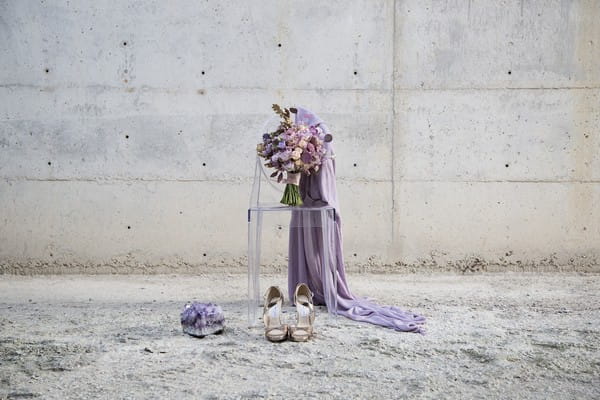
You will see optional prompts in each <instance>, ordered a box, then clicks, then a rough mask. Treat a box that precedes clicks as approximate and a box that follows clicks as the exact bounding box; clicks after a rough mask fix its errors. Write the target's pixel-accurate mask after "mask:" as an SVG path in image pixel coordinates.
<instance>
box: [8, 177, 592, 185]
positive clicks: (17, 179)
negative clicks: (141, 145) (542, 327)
mask: <svg viewBox="0 0 600 400" xmlns="http://www.w3.org/2000/svg"><path fill="white" fill-rule="evenodd" d="M0 179H1V180H3V181H6V182H20V181H27V182H99V183H110V182H209V183H210V182H215V183H235V182H238V183H241V182H244V183H249V182H252V181H253V178H236V179H191V178H190V179H157V178H30V177H2V178H0ZM337 181H338V182H344V183H346V182H356V183H391V182H392V180H391V179H368V178H358V179H356V178H345V177H338V178H337ZM396 182H400V183H402V182H407V183H583V184H590V183H591V184H598V183H600V179H574V180H557V179H536V180H524V179H488V180H483V179H479V180H452V179H444V180H442V179H398V180H396Z"/></svg>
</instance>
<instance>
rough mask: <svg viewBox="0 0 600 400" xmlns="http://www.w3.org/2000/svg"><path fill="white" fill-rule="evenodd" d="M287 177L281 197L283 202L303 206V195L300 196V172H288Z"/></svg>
mask: <svg viewBox="0 0 600 400" xmlns="http://www.w3.org/2000/svg"><path fill="white" fill-rule="evenodd" d="M286 174H287V176H286V179H285V183H286V185H285V190H284V191H283V197H282V198H281V202H280V203H281V204H285V205H288V206H301V205H302V197H301V196H300V177H301V175H302V174H301V173H300V172H287V173H286Z"/></svg>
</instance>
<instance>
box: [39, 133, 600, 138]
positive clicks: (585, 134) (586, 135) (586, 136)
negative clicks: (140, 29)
mask: <svg viewBox="0 0 600 400" xmlns="http://www.w3.org/2000/svg"><path fill="white" fill-rule="evenodd" d="M30 135H31V133H30ZM583 137H584V138H586V139H587V138H589V137H590V135H588V134H587V133H584V134H583Z"/></svg>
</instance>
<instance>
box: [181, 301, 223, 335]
mask: <svg viewBox="0 0 600 400" xmlns="http://www.w3.org/2000/svg"><path fill="white" fill-rule="evenodd" d="M181 326H182V327H183V331H184V332H185V333H187V334H188V335H192V336H197V337H204V336H206V335H210V334H217V333H221V332H223V329H225V316H224V315H223V310H222V309H221V307H219V306H218V305H216V304H213V303H196V302H193V303H188V304H186V305H185V307H183V311H182V312H181Z"/></svg>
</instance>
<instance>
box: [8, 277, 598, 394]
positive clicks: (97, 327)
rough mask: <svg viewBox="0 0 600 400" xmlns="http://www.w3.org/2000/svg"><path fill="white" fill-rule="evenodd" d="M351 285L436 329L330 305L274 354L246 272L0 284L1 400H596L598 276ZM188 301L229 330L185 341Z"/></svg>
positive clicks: (355, 280) (275, 280)
mask: <svg viewBox="0 0 600 400" xmlns="http://www.w3.org/2000/svg"><path fill="white" fill-rule="evenodd" d="M349 280H350V285H351V287H352V288H353V290H354V292H355V293H356V294H358V295H364V296H371V297H377V298H378V300H379V301H380V302H382V303H387V304H395V305H397V306H400V307H403V308H407V309H411V310H412V311H415V312H418V313H422V314H424V315H426V316H427V317H428V324H427V328H428V333H427V334H426V335H424V336H422V335H418V334H408V333H398V332H394V331H391V330H388V329H384V328H379V327H376V326H372V325H369V324H361V323H356V322H353V321H350V320H347V319H344V318H339V320H338V321H337V325H335V324H331V323H330V322H329V321H328V320H327V318H326V316H325V313H324V310H319V311H318V314H317V320H316V331H317V335H316V337H315V338H314V339H313V340H312V341H311V342H309V343H291V342H285V343H281V344H272V343H269V342H267V341H265V340H264V338H263V336H262V331H261V329H260V328H248V327H247V317H246V308H245V302H244V297H245V290H246V276H244V275H236V274H233V275H231V274H230V275H227V274H220V275H219V274H210V275H204V276H175V275H160V276H49V277H13V276H0V398H44V399H71V398H72V399H75V398H77V399H79V398H115V399H117V398H136V399H137V398H139V399H142V398H144V399H145V398H157V399H158V398H161V399H162V398H207V399H208V398H215V399H216V398H225V399H229V398H231V399H235V398H290V397H292V396H293V395H295V396H296V395H297V396H299V398H399V397H409V396H410V397H412V398H414V397H416V398H539V399H546V398H556V399H559V398H560V399H562V398H578V399H584V398H589V399H592V398H599V397H600V352H599V348H600V326H599V322H600V309H599V308H600V306H599V305H600V290H599V289H600V275H596V274H581V275H578V274H541V275H540V274H535V275H534V274H517V273H508V274H483V275H418V274H409V275H373V274H362V275H350V277H349ZM271 284H278V285H281V286H282V287H285V276H283V275H269V276H264V277H263V285H264V287H266V286H268V285H271ZM192 299H196V300H203V301H208V300H212V301H215V302H217V303H219V304H221V305H222V306H223V308H224V310H225V313H226V317H227V324H228V326H227V329H226V331H225V333H224V334H222V335H219V336H210V337H206V338H205V339H196V338H192V337H189V336H186V335H184V334H182V333H181V329H180V325H179V312H180V310H181V308H182V306H183V305H184V303H185V301H187V300H192ZM287 310H288V313H287V316H288V317H292V316H293V311H292V310H291V309H290V308H287Z"/></svg>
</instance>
